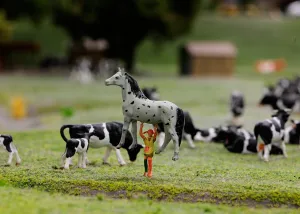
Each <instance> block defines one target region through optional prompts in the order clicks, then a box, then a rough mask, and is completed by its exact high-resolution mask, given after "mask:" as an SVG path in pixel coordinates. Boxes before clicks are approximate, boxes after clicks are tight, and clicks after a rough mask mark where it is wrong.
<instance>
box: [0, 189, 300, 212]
mask: <svg viewBox="0 0 300 214" xmlns="http://www.w3.org/2000/svg"><path fill="white" fill-rule="evenodd" d="M0 190H1V191H0V197H1V201H0V212H1V213H6V214H15V213H20V209H22V213H24V214H27V213H30V214H41V213H57V214H60V213H74V214H77V213H78V214H79V213H91V214H93V213H147V214H150V213H151V214H159V213H167V212H172V213H197V214H199V213H216V214H218V213H220V214H221V213H222V214H223V213H230V214H233V213H249V214H250V213H253V214H255V213H272V214H273V213H283V212H285V213H287V212H288V213H297V212H298V211H297V210H290V209H287V208H281V209H262V208H260V209H254V208H252V209H249V208H247V207H234V208H232V207H226V206H224V205H212V204H187V203H166V202H164V203H161V202H153V201H151V200H147V199H146V198H145V197H143V196H139V195H137V196H136V197H135V199H132V200H125V199H123V200H113V199H110V198H107V197H105V196H104V197H103V196H102V195H101V194H100V195H99V196H98V197H86V198H78V197H73V196H65V195H61V194H49V193H45V192H40V191H36V190H30V189H23V190H18V189H14V188H11V187H0ZM12 201H13V202H14V203H13V206H12V203H11V202H12Z"/></svg>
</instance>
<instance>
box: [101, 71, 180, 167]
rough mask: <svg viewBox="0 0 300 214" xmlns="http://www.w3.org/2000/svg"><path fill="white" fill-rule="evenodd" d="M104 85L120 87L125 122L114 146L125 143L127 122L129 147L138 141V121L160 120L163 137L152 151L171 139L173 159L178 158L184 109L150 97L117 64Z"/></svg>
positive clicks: (154, 122) (161, 148)
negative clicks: (115, 70)
mask: <svg viewBox="0 0 300 214" xmlns="http://www.w3.org/2000/svg"><path fill="white" fill-rule="evenodd" d="M105 85H106V86H109V85H117V86H120V87H121V88H122V99H123V104H122V110H123V116H124V124H123V129H122V136H121V140H120V142H119V144H118V145H117V146H116V148H117V149H118V148H121V147H122V145H123V144H124V140H125V134H126V132H127V130H128V128H129V125H130V123H131V124H132V127H131V132H132V136H133V142H132V144H131V146H130V148H129V149H131V148H134V147H135V146H136V145H137V121H140V122H143V123H149V124H153V125H154V124H158V123H163V124H164V130H165V140H164V143H163V145H162V146H161V147H160V148H159V149H158V150H157V151H156V152H155V154H159V153H161V152H163V151H164V150H165V148H166V146H167V145H168V144H169V142H170V141H171V139H172V140H173V143H174V156H173V157H172V160H173V161H176V160H178V159H179V147H180V144H181V140H182V133H183V127H184V122H185V120H184V114H183V110H182V109H181V108H179V107H178V106H177V105H175V104H174V103H171V102H169V101H154V100H149V99H148V98H147V97H146V96H145V95H144V93H143V92H142V90H141V89H140V87H139V85H138V83H137V81H136V80H135V79H134V78H133V77H132V76H131V75H130V74H128V73H127V72H125V70H124V68H121V67H118V72H117V73H116V74H114V75H113V76H112V77H110V78H108V79H106V80H105Z"/></svg>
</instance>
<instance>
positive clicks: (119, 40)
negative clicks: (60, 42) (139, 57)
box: [0, 0, 202, 71]
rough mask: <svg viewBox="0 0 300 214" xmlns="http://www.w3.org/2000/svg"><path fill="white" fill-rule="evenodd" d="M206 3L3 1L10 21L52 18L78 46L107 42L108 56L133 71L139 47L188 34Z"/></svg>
mask: <svg viewBox="0 0 300 214" xmlns="http://www.w3.org/2000/svg"><path fill="white" fill-rule="evenodd" d="M201 2H202V0H52V1H45V0H22V1H20V0H1V1H0V9H4V10H5V11H6V13H7V17H8V19H17V18H19V17H29V18H30V19H31V20H33V21H34V22H36V23H37V22H38V21H40V20H42V18H43V17H44V16H47V15H52V18H53V21H54V23H55V24H56V25H58V26H60V27H62V28H64V29H65V30H66V32H67V33H68V34H69V35H70V37H71V38H72V39H73V42H74V43H78V42H81V40H82V39H83V37H91V38H92V39H98V38H102V39H106V40H107V41H108V42H109V50H108V53H107V55H108V57H112V58H120V59H122V60H123V61H124V62H125V64H126V67H127V69H128V70H129V71H132V69H133V66H134V61H135V50H136V48H137V46H138V44H139V43H140V42H141V41H142V40H143V39H145V38H146V37H147V36H150V37H151V38H152V39H153V40H154V41H164V40H169V39H174V38H176V37H178V36H181V35H183V34H184V33H186V32H188V30H189V29H190V27H191V25H192V21H193V19H194V18H195V15H196V13H197V12H198V10H199V9H200V8H201Z"/></svg>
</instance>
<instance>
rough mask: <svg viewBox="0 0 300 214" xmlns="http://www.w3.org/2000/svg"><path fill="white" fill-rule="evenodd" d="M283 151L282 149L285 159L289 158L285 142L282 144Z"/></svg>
mask: <svg viewBox="0 0 300 214" xmlns="http://www.w3.org/2000/svg"><path fill="white" fill-rule="evenodd" d="M280 147H281V149H282V153H283V156H284V157H285V158H287V157H288V155H287V152H286V146H285V142H284V141H283V142H282V143H281V146H280Z"/></svg>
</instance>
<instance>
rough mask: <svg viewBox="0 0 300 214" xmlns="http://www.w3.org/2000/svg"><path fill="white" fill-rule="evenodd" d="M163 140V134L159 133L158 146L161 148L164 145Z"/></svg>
mask: <svg viewBox="0 0 300 214" xmlns="http://www.w3.org/2000/svg"><path fill="white" fill-rule="evenodd" d="M164 139H165V133H164V132H161V133H159V135H158V146H159V147H161V146H162V145H163V143H164Z"/></svg>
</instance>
